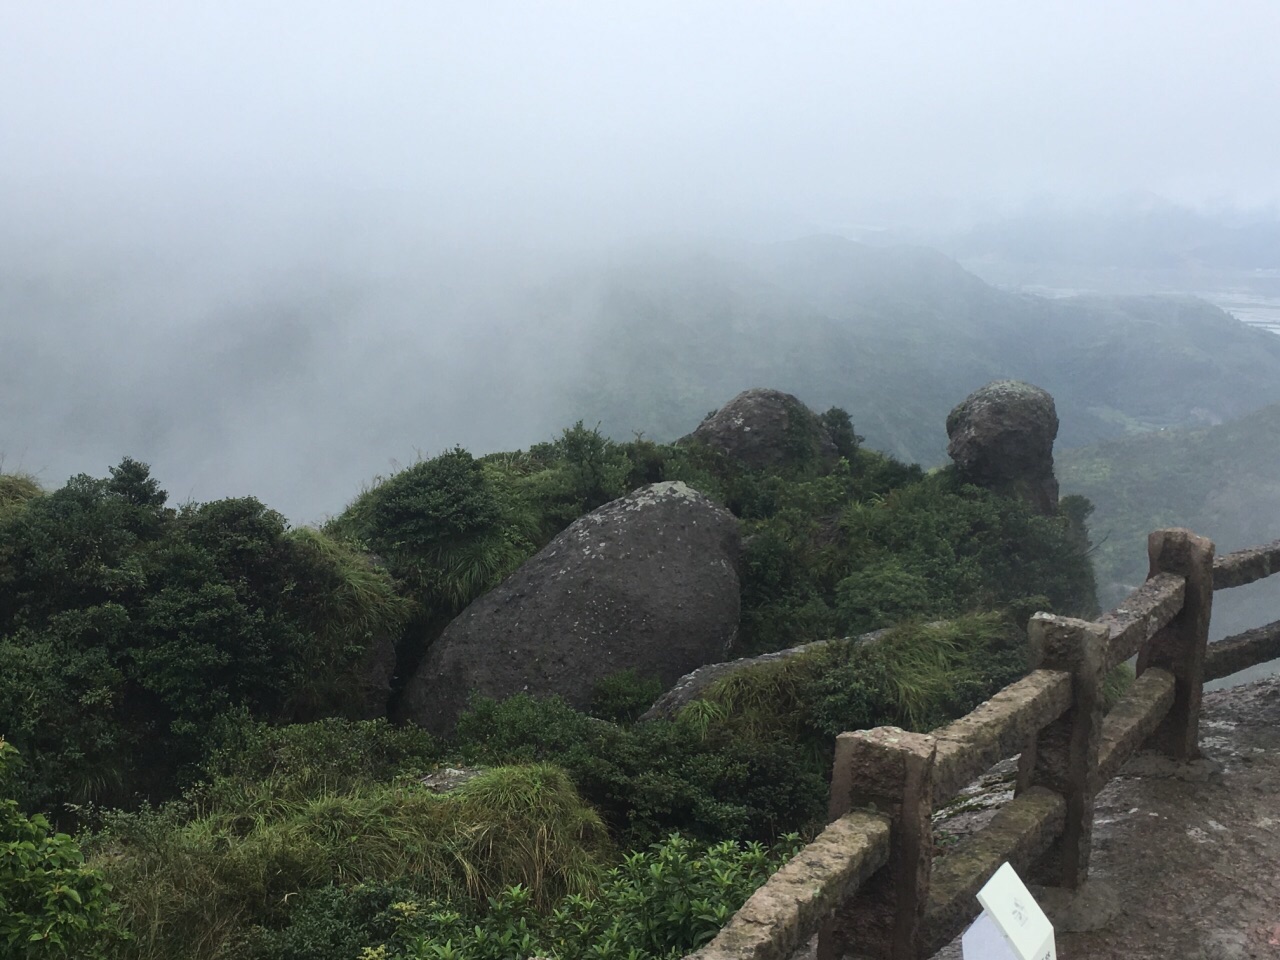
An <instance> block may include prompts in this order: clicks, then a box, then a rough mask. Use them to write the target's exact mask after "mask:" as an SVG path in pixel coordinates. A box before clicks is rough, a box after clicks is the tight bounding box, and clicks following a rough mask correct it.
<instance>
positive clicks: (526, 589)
mask: <svg viewBox="0 0 1280 960" xmlns="http://www.w3.org/2000/svg"><path fill="white" fill-rule="evenodd" d="M740 549H741V541H740V536H739V531H738V520H737V518H736V517H734V516H733V515H732V514H731V513H729V512H728V511H727V510H724V509H722V508H720V507H718V506H716V505H715V504H714V503H712V502H711V501H710V500H708V499H707V498H706V497H704V496H703V495H702V494H700V493H698V492H696V491H695V490H693V489H691V488H689V487H688V486H686V485H685V484H683V483H679V482H668V483H655V484H650V485H648V486H646V487H641V488H640V489H638V490H636V491H634V492H633V493H631V494H629V495H627V496H625V497H622V498H621V499H618V500H614V501H613V502H611V503H607V504H605V505H604V506H602V507H600V508H599V509H597V510H594V511H592V512H591V513H589V514H587V515H586V516H584V517H581V518H580V519H578V520H577V521H575V522H574V523H573V524H572V525H571V526H570V527H568V529H566V530H565V531H564V532H562V533H561V534H560V535H559V536H557V537H556V538H555V539H554V540H552V541H551V543H549V544H548V545H547V546H546V547H545V548H544V549H543V550H541V551H539V552H538V553H537V554H535V555H534V556H533V557H531V558H530V559H529V560H528V561H526V562H525V563H524V564H523V565H522V566H521V567H520V568H519V569H517V570H516V571H515V573H513V574H512V575H511V576H510V577H508V578H507V579H506V580H504V581H503V582H502V583H501V584H499V585H498V586H497V587H495V588H494V589H493V590H491V591H489V592H488V593H486V594H485V595H484V596H482V597H480V598H479V599H478V600H476V601H475V602H474V603H472V604H471V605H470V606H469V607H467V609H466V610H464V611H463V612H462V613H461V615H459V616H458V617H457V619H455V620H454V621H453V622H452V623H451V624H449V626H448V627H447V628H446V629H445V631H444V633H443V634H441V636H440V638H439V639H438V640H437V641H436V642H435V643H434V644H432V646H431V649H430V650H428V651H427V655H426V658H425V659H424V660H423V662H422V664H421V666H420V667H419V668H418V670H417V672H416V673H415V674H414V676H413V677H412V679H411V680H410V681H409V683H408V685H407V686H406V688H405V691H404V696H403V699H402V701H401V711H400V712H401V716H402V717H403V718H404V719H407V720H411V721H413V722H415V723H418V724H420V725H422V726H423V727H425V728H426V729H427V730H429V731H431V732H432V733H435V734H437V735H448V734H449V733H450V732H451V731H452V730H453V728H454V725H455V724H456V722H457V718H458V716H459V715H460V714H461V713H462V711H463V710H464V709H465V708H466V705H467V702H468V700H469V698H470V697H471V695H472V694H480V695H482V696H486V697H493V698H496V699H501V698H504V697H508V696H512V695H514V694H517V693H529V694H531V695H533V696H550V695H553V694H558V695H560V696H562V697H564V698H565V699H566V700H567V701H568V702H569V703H571V704H573V705H574V706H577V707H585V706H587V705H588V704H589V703H590V700H591V696H592V694H593V692H594V691H595V688H596V686H597V684H598V683H599V682H600V681H601V680H603V679H604V678H606V677H608V676H610V675H612V674H615V673H618V672H620V671H623V670H627V669H634V670H636V671H637V672H638V673H639V674H640V675H641V676H645V677H653V676H656V677H658V678H659V679H661V680H662V681H663V683H664V684H666V685H670V684H672V683H674V682H675V681H676V680H678V679H679V678H680V677H681V676H683V675H684V674H686V673H688V672H690V671H691V670H694V669H696V668H698V667H700V666H703V665H704V664H707V663H715V662H718V661H720V660H723V659H725V656H726V654H727V652H728V650H729V648H730V646H731V645H732V643H733V641H734V639H735V638H736V636H737V630H738V616H739V605H740V587H739V582H738V570H737V564H738V557H739V552H740Z"/></svg>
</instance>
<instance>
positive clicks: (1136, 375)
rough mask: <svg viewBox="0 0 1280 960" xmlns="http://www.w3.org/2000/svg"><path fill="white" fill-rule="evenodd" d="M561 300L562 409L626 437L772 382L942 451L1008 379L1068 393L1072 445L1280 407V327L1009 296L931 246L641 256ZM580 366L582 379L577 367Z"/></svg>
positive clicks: (570, 289)
mask: <svg viewBox="0 0 1280 960" xmlns="http://www.w3.org/2000/svg"><path fill="white" fill-rule="evenodd" d="M558 296H559V299H558V300H556V299H555V298H553V304H552V305H551V308H550V309H549V310H548V314H547V315H548V316H549V317H554V316H557V315H559V316H564V317H573V320H572V322H571V323H570V322H569V321H559V322H557V321H555V320H554V319H549V320H548V321H547V324H546V325H545V326H543V327H542V328H541V330H540V335H542V336H544V337H546V338H547V339H548V340H549V341H554V342H563V343H565V347H564V353H565V355H566V358H567V364H566V370H565V372H564V373H563V375H562V381H561V385H560V386H559V387H557V386H556V385H554V384H548V385H547V389H548V390H550V391H552V395H556V391H557V390H559V395H560V396H561V397H562V398H563V399H562V400H561V401H560V402H561V403H563V404H564V409H565V414H564V418H572V419H576V418H577V417H580V416H586V415H587V414H588V413H589V414H590V415H591V416H593V417H598V418H599V419H600V420H601V422H602V425H603V428H604V429H605V431H606V432H607V433H609V434H611V435H613V436H616V437H620V438H626V437H629V436H631V434H632V433H633V432H634V431H637V430H644V431H646V433H647V434H648V435H650V436H653V437H655V438H657V439H671V438H674V437H676V436H679V435H681V434H684V433H687V432H688V431H690V430H691V429H693V427H694V426H695V425H696V424H697V423H698V421H699V420H700V419H701V418H702V417H703V415H705V413H706V412H707V410H709V409H711V408H713V407H715V406H716V405H717V404H719V403H722V402H723V401H724V399H725V398H726V397H728V396H732V395H733V394H735V393H737V392H738V391H740V390H743V389H746V388H748V387H753V386H759V385H761V384H768V385H769V386H772V387H776V388H778V389H781V390H786V391H788V392H793V393H795V394H796V395H797V396H799V397H800V398H801V399H803V400H804V401H805V402H806V403H808V404H809V405H811V406H813V407H815V408H817V409H823V408H825V407H827V406H831V405H835V406H840V407H843V408H845V409H847V410H848V411H849V412H850V413H851V414H852V415H853V417H854V420H855V421H856V422H857V424H858V429H859V431H861V432H862V433H863V434H864V435H865V436H866V437H867V441H868V444H869V445H870V446H872V447H875V448H877V449H881V450H884V451H886V452H887V453H890V454H892V455H893V456H896V457H899V458H901V459H904V460H908V461H913V462H920V463H925V464H935V463H941V462H944V461H945V450H946V435H945V433H944V431H943V426H942V425H943V423H944V421H945V418H946V414H947V411H949V410H950V409H951V407H952V406H953V405H954V404H955V402H956V399H957V398H958V397H963V396H965V395H967V394H968V393H969V392H971V391H972V390H974V389H976V388H977V387H979V386H981V385H982V384H984V383H986V382H988V381H990V380H992V379H997V378H1004V377H1010V378H1015V379H1022V380H1027V381H1029V382H1032V383H1035V384H1037V385H1039V386H1042V387H1044V388H1045V389H1047V390H1048V391H1049V392H1050V393H1052V394H1053V396H1054V398H1055V400H1056V402H1057V406H1058V413H1059V418H1060V420H1061V421H1062V432H1061V434H1060V437H1059V445H1060V446H1063V447H1069V446H1079V445H1085V444H1089V443H1095V442H1098V441H1100V440H1106V439H1110V438H1116V437H1121V436H1127V435H1132V434H1135V433H1141V432H1144V431H1153V430H1159V429H1161V428H1165V427H1170V426H1178V425H1207V424H1210V423H1214V422H1219V421H1222V420H1226V419H1231V418H1234V417H1239V416H1242V415H1244V414H1246V413H1248V412H1250V411H1251V410H1254V409H1256V408H1257V407H1259V406H1261V405H1263V404H1266V403H1274V402H1277V401H1280V339H1277V338H1276V337H1274V336H1270V335H1268V334H1265V333H1262V332H1260V331H1257V330H1252V329H1248V328H1246V327H1245V326H1244V325H1242V324H1240V323H1239V322H1237V321H1236V320H1234V319H1233V318H1231V317H1230V316H1228V315H1227V314H1225V313H1223V312H1222V311H1221V310H1218V309H1217V308H1215V307H1212V306H1210V305H1209V304H1207V303H1204V302H1202V301H1199V300H1196V299H1194V298H1190V297H1157V296H1147V297H1077V298H1069V299H1062V300H1046V299H1043V298H1038V297H1033V296H1029V295H1025V294H1019V293H1012V292H1008V291H1002V290H998V289H996V288H994V287H991V286H988V285H987V284H985V283H983V282H982V281H981V280H979V279H978V278H977V277H975V276H973V275H972V274H970V273H967V272H966V271H965V270H963V269H962V268H961V267H960V266H959V265H958V264H956V263H955V262H954V261H951V260H949V259H947V258H946V257H944V256H943V255H941V254H939V253H937V252H935V251H931V250H926V249H923V248H912V247H894V248H877V247H870V246H865V245H862V244H857V243H853V242H850V241H846V240H842V239H838V238H830V237H816V238H810V239H807V240H803V241H796V242H794V243H786V244H775V245H770V246H759V247H750V248H738V249H736V250H733V251H730V252H720V253H718V254H715V255H712V254H708V253H701V254H696V255H695V254H687V255H677V254H674V253H672V254H669V255H651V256H648V257H638V256H637V257H630V258H624V259H621V260H619V261H616V262H614V263H613V264H611V265H609V266H608V267H601V268H599V269H597V270H596V271H594V272H591V273H590V280H589V281H588V280H587V279H585V278H584V277H579V278H578V279H577V280H576V281H575V282H574V283H568V284H566V285H564V286H563V287H562V288H561V290H560V292H559V294H558ZM575 367H576V368H577V369H576V372H575Z"/></svg>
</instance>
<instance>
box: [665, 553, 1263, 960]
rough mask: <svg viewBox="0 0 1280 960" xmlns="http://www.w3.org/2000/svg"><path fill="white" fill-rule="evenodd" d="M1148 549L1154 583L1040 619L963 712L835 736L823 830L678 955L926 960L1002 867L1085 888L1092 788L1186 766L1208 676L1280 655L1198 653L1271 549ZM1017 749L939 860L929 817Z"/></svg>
mask: <svg viewBox="0 0 1280 960" xmlns="http://www.w3.org/2000/svg"><path fill="white" fill-rule="evenodd" d="M1148 554H1149V556H1150V561H1151V572H1150V574H1149V576H1148V578H1147V581H1146V583H1145V584H1143V586H1142V587H1140V588H1139V589H1138V590H1136V591H1134V592H1133V593H1132V594H1131V595H1130V596H1129V597H1128V598H1127V599H1126V600H1125V602H1124V603H1123V604H1121V605H1120V606H1119V607H1117V608H1116V609H1115V610H1112V611H1111V612H1110V613H1107V614H1105V615H1104V616H1102V617H1100V618H1098V619H1097V620H1095V621H1085V620H1076V619H1072V618H1069V617H1058V616H1052V615H1050V614H1044V613H1038V614H1036V615H1035V616H1034V617H1032V618H1031V621H1030V623H1029V624H1028V634H1029V638H1030V642H1031V650H1032V665H1033V667H1034V669H1033V670H1032V671H1031V673H1030V674H1028V675H1027V676H1026V677H1025V678H1023V679H1022V680H1019V681H1017V682H1016V683H1013V684H1010V685H1009V686H1007V687H1005V688H1004V689H1003V690H1001V691H1000V692H999V693H997V694H996V695H995V696H994V697H992V698H991V699H990V700H988V701H986V702H985V703H983V704H981V705H980V706H978V707H977V708H976V709H975V710H973V712H971V713H969V714H968V715H966V716H964V717H961V718H960V719H959V720H956V721H954V722H953V723H950V724H948V725H946V726H944V727H941V728H939V729H937V730H934V731H933V732H932V733H929V734H920V733H909V732H907V731H905V730H900V729H898V728H897V727H877V728H876V729H874V730H862V731H858V732H855V733H844V734H841V735H840V736H839V737H838V738H837V739H836V754H835V767H834V770H833V772H832V780H831V801H830V809H829V821H830V823H829V825H828V826H827V828H826V829H825V830H824V831H823V832H822V833H821V834H819V836H818V837H817V838H816V839H815V840H814V841H813V842H812V843H810V844H808V845H807V846H806V847H805V848H804V849H803V850H801V852H800V853H799V854H797V855H796V857H795V858H793V859H792V860H791V861H790V862H789V863H787V864H786V865H785V866H784V867H783V868H782V869H781V870H779V871H778V872H777V873H776V874H774V876H773V877H771V878H770V879H769V881H768V882H767V883H765V884H764V886H762V887H760V889H758V890H757V891H756V892H755V893H754V894H753V895H752V896H751V898H750V899H749V900H747V902H746V903H745V904H744V905H743V907H742V909H740V910H739V911H738V912H737V913H736V914H735V915H734V916H733V918H732V919H731V920H730V921H729V923H728V924H726V926H725V927H724V928H723V929H722V930H721V931H720V933H719V935H718V936H716V938H715V939H714V940H712V941H711V942H710V943H708V944H707V945H706V946H704V947H703V948H702V949H701V950H699V951H697V952H696V953H695V954H692V955H691V956H690V958H688V960H785V958H787V957H790V956H791V955H792V953H794V952H795V951H796V950H797V949H798V948H799V947H801V946H802V945H804V944H805V943H806V942H808V941H809V940H810V938H812V936H813V935H814V933H818V934H819V937H818V958H819V960H834V958H837V957H843V956H846V955H850V956H858V957H865V958H874V960H889V958H892V960H918V958H922V957H928V956H930V955H932V954H933V953H934V952H935V951H936V950H937V949H938V948H940V947H941V946H943V945H944V944H946V943H947V942H949V941H950V940H951V939H952V938H954V937H955V936H956V934H958V933H959V932H960V931H961V930H963V929H964V927H965V926H966V925H967V924H968V923H970V922H971V921H972V920H973V918H974V917H975V916H976V914H977V905H976V900H975V896H976V894H977V892H978V890H979V889H980V888H981V887H982V885H983V884H984V883H986V881H987V880H988V879H989V878H990V876H991V875H992V873H994V872H995V870H996V869H997V868H998V867H999V866H1000V864H1002V863H1004V862H1005V861H1009V862H1010V863H1012V864H1013V865H1014V866H1015V867H1016V868H1017V869H1018V870H1019V871H1022V872H1024V873H1027V874H1030V875H1033V876H1034V877H1035V878H1036V879H1037V880H1040V881H1042V882H1044V883H1046V884H1048V885H1052V886H1061V887H1067V888H1071V889H1075V888H1078V887H1079V886H1080V884H1081V883H1083V882H1084V880H1085V879H1086V877H1087V876H1088V872H1089V854H1090V846H1091V844H1090V840H1091V833H1092V828H1093V804H1094V797H1095V796H1096V795H1097V793H1098V791H1099V790H1100V789H1101V788H1102V787H1103V786H1104V785H1105V784H1106V783H1107V781H1108V780H1110V779H1111V778H1112V777H1114V776H1115V775H1116V773H1117V771H1118V770H1119V769H1120V767H1121V766H1122V765H1123V764H1124V762H1125V761H1126V760H1127V759H1128V758H1129V757H1130V756H1132V755H1133V754H1134V753H1135V752H1136V751H1137V750H1138V749H1139V748H1141V747H1145V748H1148V749H1155V750H1158V751H1161V752H1162V753H1164V754H1165V755H1167V756H1168V757H1170V758H1172V759H1174V760H1191V759H1194V758H1196V757H1197V756H1198V755H1199V720H1200V699H1201V694H1202V687H1203V684H1204V682H1205V681H1206V680H1211V679H1216V678H1218V677H1223V676H1227V675H1228V674H1231V673H1234V672H1236V671H1238V670H1241V669H1243V668H1245V667H1248V666H1251V665H1253V664H1257V663H1263V662H1265V661H1267V660H1272V659H1276V658H1280V621H1277V622H1276V623H1273V624H1270V625H1269V626H1266V627H1260V628H1258V629H1256V630H1250V631H1248V632H1246V633H1243V634H1240V635H1239V636H1236V637H1232V638H1230V639H1227V640H1223V641H1222V642H1220V643H1216V644H1213V645H1212V646H1211V647H1210V646H1209V645H1208V634H1209V617H1210V612H1211V609H1212V606H1213V592H1214V591H1215V590H1222V589H1226V588H1229V587H1236V586H1241V585H1243V584H1246V583H1252V582H1253V581H1255V580H1259V579H1262V578H1263V577H1267V576H1270V575H1271V574H1272V573H1273V572H1280V540H1278V541H1276V542H1275V543H1271V544H1268V545H1267V546H1264V547H1257V548H1252V549H1249V550H1242V551H1239V552H1238V553H1233V554H1231V555H1229V556H1225V557H1217V558H1215V557H1214V548H1213V544H1212V543H1210V542H1209V541H1208V540H1206V539H1204V538H1203V537H1198V536H1196V535H1195V534H1193V533H1191V532H1189V531H1187V530H1158V531H1156V532H1155V533H1153V534H1151V536H1150V537H1149V538H1148ZM1135 654H1136V655H1137V657H1138V668H1137V669H1138V678H1137V680H1135V681H1134V683H1133V684H1132V686H1131V687H1130V689H1129V691H1128V692H1127V693H1126V695H1125V696H1124V698H1123V699H1122V700H1120V702H1119V703H1117V704H1116V705H1115V707H1113V708H1112V709H1111V710H1110V711H1109V712H1108V713H1106V714H1105V716H1104V714H1103V705H1102V683H1103V678H1104V677H1105V675H1106V674H1107V672H1108V671H1109V670H1110V669H1111V668H1112V667H1114V666H1116V665H1117V664H1119V663H1123V662H1124V661H1126V660H1128V659H1129V658H1130V657H1132V656H1134V655H1135ZM1014 754H1020V758H1019V769H1018V783H1017V789H1016V791H1015V795H1014V798H1013V799H1012V800H1011V801H1009V802H1008V803H1007V804H1006V805H1005V806H1004V807H1002V808H1001V809H1000V810H999V811H998V812H997V813H996V815H995V817H994V818H993V819H992V820H991V822H990V823H989V824H987V826H986V827H984V828H983V829H981V830H979V831H977V832H976V833H973V834H971V835H970V836H968V837H966V838H965V839H963V840H961V841H960V842H959V843H958V844H957V845H956V846H955V847H954V848H952V849H951V850H950V851H948V853H947V854H946V855H945V856H942V857H938V858H937V859H935V858H934V845H933V830H932V814H933V811H934V810H935V809H937V808H939V807H941V806H942V805H944V804H946V803H947V801H949V800H950V799H951V798H953V797H954V796H955V795H956V794H957V793H958V792H959V791H960V789H961V788H963V787H964V786H965V785H966V784H968V783H970V782H971V781H973V780H974V779H976V778H977V777H978V776H980V775H981V774H982V773H983V772H985V771H986V770H988V769H989V768H990V767H991V766H992V765H993V764H994V763H996V762H998V761H999V760H1002V759H1005V758H1007V757H1011V756H1013V755H1014Z"/></svg>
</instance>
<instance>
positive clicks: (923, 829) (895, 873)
mask: <svg viewBox="0 0 1280 960" xmlns="http://www.w3.org/2000/svg"><path fill="white" fill-rule="evenodd" d="M936 755H937V743H936V742H935V740H934V738H933V737H931V736H929V735H927V734H921V733H908V732H907V731H906V730H900V729H899V728H897V727H876V728H875V729H874V730H859V731H857V732H855V733H842V734H840V736H839V737H837V738H836V758H835V768H834V770H833V771H832V777H831V805H830V808H829V810H828V813H829V816H830V818H831V819H835V818H836V817H840V816H843V815H844V814H846V813H848V812H849V811H850V810H855V809H869V810H874V811H876V812H878V813H883V814H884V815H885V816H887V817H888V818H889V820H890V835H889V836H890V840H889V843H890V850H889V863H888V864H887V865H886V866H884V867H882V868H881V869H880V870H878V871H877V872H876V873H875V874H874V875H873V876H872V877H871V879H870V880H868V881H867V882H866V883H865V884H863V886H862V888H861V889H860V890H859V891H858V893H857V894H855V895H854V896H853V897H851V898H850V899H849V900H847V901H845V902H844V903H842V904H840V905H839V906H838V907H837V908H836V911H835V913H834V915H833V916H832V918H831V919H830V920H828V921H827V922H826V924H824V925H823V928H822V931H821V932H820V934H819V936H818V960H834V958H835V957H841V956H844V955H846V954H853V955H855V956H858V957H867V958H872V960H916V957H917V956H918V953H919V949H920V927H921V921H922V920H923V918H924V910H925V907H926V905H927V903H928V899H929V875H930V870H931V866H932V863H933V822H932V819H931V818H932V816H933V763H934V758H935V756H936Z"/></svg>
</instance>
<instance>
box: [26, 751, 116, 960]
mask: <svg viewBox="0 0 1280 960" xmlns="http://www.w3.org/2000/svg"><path fill="white" fill-rule="evenodd" d="M16 756H17V751H16V750H15V749H14V748H13V747H12V746H11V745H10V744H8V743H6V742H5V741H4V740H3V739H0V787H2V786H4V785H5V783H6V781H7V779H8V774H9V768H10V765H11V764H12V762H13V761H14V759H15V758H16ZM110 892H111V885H110V884H108V883H107V882H106V881H105V880H104V879H103V876H102V874H101V873H100V872H99V871H97V870H93V869H90V868H88V867H86V866H85V864H84V857H83V856H82V855H81V853H80V848H79V846H78V845H77V844H76V842H75V840H73V839H72V838H71V837H69V836H67V835H66V834H65V833H55V832H53V830H52V828H51V827H50V826H49V821H48V820H46V819H45V818H44V817H43V816H41V815H40V814H36V815H35V816H32V817H27V816H25V815H23V814H22V813H21V812H20V811H19V809H18V804H17V802H16V801H14V800H11V799H7V798H6V799H2V800H0V957H5V958H9V957H12V958H14V960H17V958H19V957H21V958H28V960H42V958H46V957H47V958H51V960H52V958H66V957H83V958H86V960H89V958H95V957H104V956H106V955H107V953H108V951H109V950H110V949H111V948H112V946H113V945H115V944H116V943H118V942H119V941H120V939H121V930H120V927H119V926H118V924H117V922H116V912H117V910H116V907H115V906H114V905H113V904H112V903H111V901H110V899H109V896H110Z"/></svg>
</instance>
